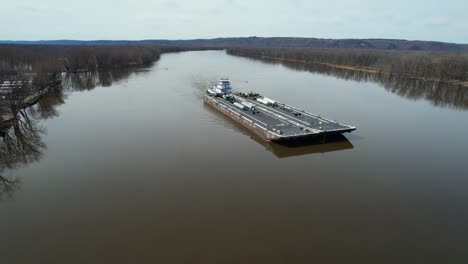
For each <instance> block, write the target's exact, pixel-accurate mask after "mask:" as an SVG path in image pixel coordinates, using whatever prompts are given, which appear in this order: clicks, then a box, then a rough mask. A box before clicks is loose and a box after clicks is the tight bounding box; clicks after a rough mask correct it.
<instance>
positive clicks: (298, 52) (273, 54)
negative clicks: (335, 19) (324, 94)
mask: <svg viewBox="0 0 468 264" xmlns="http://www.w3.org/2000/svg"><path fill="white" fill-rule="evenodd" d="M227 52H228V54H231V55H236V56H241V57H248V58H254V59H261V60H277V61H284V62H293V63H302V64H304V65H307V66H311V65H322V66H327V67H330V68H335V69H343V70H349V71H358V72H365V73H370V74H379V75H386V76H400V77H405V78H413V79H419V80H424V81H434V82H440V83H444V84H450V85H457V86H462V87H468V56H467V55H465V54H442V53H431V54H425V53H416V52H414V53H402V52H399V53H398V52H393V53H390V52H378V51H362V50H346V49H341V50H327V49H259V48H229V49H228V51H227Z"/></svg>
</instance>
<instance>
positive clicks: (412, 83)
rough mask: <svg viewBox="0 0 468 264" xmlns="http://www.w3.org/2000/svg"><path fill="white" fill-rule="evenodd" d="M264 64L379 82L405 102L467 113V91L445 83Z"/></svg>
mask: <svg viewBox="0 0 468 264" xmlns="http://www.w3.org/2000/svg"><path fill="white" fill-rule="evenodd" d="M262 61H265V62H268V63H272V64H282V65H285V66H286V67H288V68H292V69H295V70H301V71H310V72H314V73H320V74H324V75H329V76H333V77H338V78H340V79H344V80H354V81H359V82H369V81H371V82H376V83H378V84H380V85H381V86H383V87H384V88H385V89H386V90H387V91H389V92H392V93H394V94H397V95H399V96H401V97H404V98H408V99H412V100H416V99H424V100H427V101H429V102H431V103H432V104H433V105H435V106H441V107H449V108H455V109H468V88H467V87H463V86H460V85H451V84H448V83H443V82H437V81H432V80H423V79H417V78H410V77H402V76H398V75H391V74H375V73H369V72H365V71H358V70H347V69H341V68H335V67H331V66H327V65H323V64H307V65H306V64H303V63H298V62H288V61H278V60H268V59H262Z"/></svg>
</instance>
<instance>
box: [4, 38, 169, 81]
mask: <svg viewBox="0 0 468 264" xmlns="http://www.w3.org/2000/svg"><path fill="white" fill-rule="evenodd" d="M172 49H173V50H177V48H172ZM165 51H171V48H165ZM160 54H161V49H160V48H159V47H156V46H106V47H103V46H44V45H42V46H41V45H37V46H29V45H0V75H15V74H18V73H24V72H33V73H39V72H48V73H54V72H64V71H71V72H74V71H94V70H101V69H102V70H106V69H111V68H119V67H127V66H141V65H147V64H150V63H152V62H154V61H156V60H157V59H159V56H160Z"/></svg>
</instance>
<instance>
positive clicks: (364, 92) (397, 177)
mask: <svg viewBox="0 0 468 264" xmlns="http://www.w3.org/2000/svg"><path fill="white" fill-rule="evenodd" d="M225 75H228V76H229V77H230V78H231V80H232V81H233V86H234V87H235V88H236V89H238V90H244V91H248V90H253V91H258V92H260V93H262V94H265V95H268V96H269V97H271V98H275V99H277V100H279V101H281V102H284V103H287V104H291V105H295V106H298V107H301V108H304V109H305V110H308V111H310V112H313V113H316V114H319V115H323V116H326V117H328V118H331V119H336V120H338V121H340V122H343V123H346V124H351V125H354V126H357V127H358V130H357V131H355V132H353V133H352V134H346V138H347V140H344V141H340V142H335V143H332V144H328V145H319V146H306V147H300V148H293V149H288V148H285V147H283V146H276V145H274V144H268V143H265V142H261V141H259V140H258V139H257V138H255V137H254V136H253V135H251V134H250V133H249V132H247V131H245V130H244V129H242V128H240V127H239V126H238V125H236V124H234V123H232V122H231V121H230V120H229V119H226V118H225V117H224V116H222V115H220V114H219V113H217V112H216V111H214V110H213V109H211V108H209V107H208V106H206V105H204V104H203V102H202V95H203V92H204V89H205V87H206V86H207V85H208V84H209V83H210V81H212V80H215V79H216V78H217V77H219V76H225ZM108 77H109V76H107V77H106V78H104V79H105V80H104V81H102V80H100V79H102V76H101V77H96V76H88V77H87V78H81V79H80V78H79V81H77V80H76V78H75V79H73V78H74V77H70V78H69V79H68V80H69V82H70V83H72V84H75V85H69V87H68V88H67V89H66V90H65V91H63V93H61V92H57V93H53V94H51V95H50V96H49V97H46V99H44V100H43V101H42V102H40V103H39V105H36V106H35V108H34V109H32V110H34V111H32V112H30V114H29V116H30V117H31V122H32V123H31V125H28V126H26V127H23V128H18V131H22V134H23V135H26V136H23V137H22V138H25V139H26V142H28V141H27V140H30V139H31V140H32V143H34V144H29V145H28V147H31V148H32V149H33V151H32V152H28V150H27V149H26V152H27V153H25V151H24V148H22V149H21V151H19V152H18V153H17V159H14V160H12V159H13V158H12V157H10V158H9V159H8V158H7V157H2V162H5V164H6V162H8V164H9V166H7V167H10V168H13V169H5V170H3V172H2V174H3V176H4V177H5V178H8V179H15V180H16V181H17V182H15V183H14V185H13V188H12V190H9V191H8V193H4V194H3V195H2V200H1V201H0V214H1V217H0V234H1V235H0V253H1V254H0V260H1V262H2V263H92V262H95V263H158V262H162V263H313V262H322V263H330V262H332V263H333V262H337V263H355V262H356V263H383V262H388V263H396V262H397V263H464V262H466V261H467V260H468V253H467V252H468V250H467V249H468V246H467V245H468V243H467V242H468V192H467V190H468V169H467V165H466V164H467V163H468V155H467V150H468V140H467V139H466V135H468V122H467V120H468V111H466V109H465V108H464V107H452V106H454V104H450V102H451V101H450V99H447V98H445V97H444V98H443V100H442V99H441V100H442V101H443V102H444V103H443V104H435V103H434V101H433V100H428V99H427V97H426V96H413V97H408V96H402V94H401V93H394V92H392V90H391V89H384V88H383V87H382V86H381V84H380V83H376V82H372V81H365V80H364V81H355V80H352V79H353V78H351V80H347V79H343V78H336V77H334V76H331V75H323V74H318V73H311V72H307V71H298V70H294V69H291V68H288V67H285V66H282V65H280V64H265V63H262V62H259V61H254V60H250V59H245V58H240V57H234V56H229V55H226V54H225V53H224V52H223V51H201V52H184V53H173V54H165V55H163V56H162V57H161V59H160V61H158V62H157V63H156V64H155V65H154V66H152V67H151V68H148V69H145V70H142V71H138V72H133V73H131V72H130V73H125V74H118V75H116V77H114V78H113V81H109V80H108V79H109V78H108ZM77 83H78V84H77ZM80 83H81V84H80ZM387 87H388V86H387ZM444 91H445V90H444ZM440 96H444V94H443V93H441V95H440ZM461 98H462V99H460V97H457V103H456V106H459V105H466V101H465V102H463V97H461ZM465 99H466V97H465ZM441 100H439V101H441ZM460 100H462V102H461V103H460ZM10 133H11V134H12V140H17V138H15V136H14V135H15V133H12V132H10ZM16 135H17V136H18V133H16ZM20 137H21V136H20ZM14 142H15V143H17V142H16V141H14ZM28 143H29V142H28ZM13 146H19V144H13ZM15 157H16V156H15ZM3 167H5V166H3ZM3 167H0V168H3ZM463 260H464V261H463Z"/></svg>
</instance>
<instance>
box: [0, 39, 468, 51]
mask: <svg viewBox="0 0 468 264" xmlns="http://www.w3.org/2000/svg"><path fill="white" fill-rule="evenodd" d="M0 44H35V45H159V46H182V47H257V48H346V49H348V48H349V49H376V50H400V51H434V52H468V44H455V43H446V42H437V41H417V40H402V39H319V38H291V37H273V38H261V37H248V38H215V39H191V40H157V39H155V40H138V41H130V40H93V41H81V40H45V41H1V40H0Z"/></svg>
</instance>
